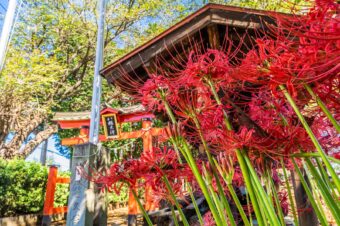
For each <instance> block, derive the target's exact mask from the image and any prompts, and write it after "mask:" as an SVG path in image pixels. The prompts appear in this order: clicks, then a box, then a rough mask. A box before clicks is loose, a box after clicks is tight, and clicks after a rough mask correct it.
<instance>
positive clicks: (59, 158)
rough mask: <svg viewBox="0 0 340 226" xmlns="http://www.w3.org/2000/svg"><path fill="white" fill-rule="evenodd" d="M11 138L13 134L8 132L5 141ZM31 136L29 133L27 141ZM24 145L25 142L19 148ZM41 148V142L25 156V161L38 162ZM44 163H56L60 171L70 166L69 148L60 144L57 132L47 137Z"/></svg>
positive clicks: (32, 136)
mask: <svg viewBox="0 0 340 226" xmlns="http://www.w3.org/2000/svg"><path fill="white" fill-rule="evenodd" d="M12 138H13V134H9V136H8V137H7V138H6V142H9V141H10V140H11V139H12ZM33 138H34V135H33V134H30V135H29V136H28V140H27V141H29V140H31V139H33ZM27 141H26V142H27ZM24 145H25V143H24V144H23V146H22V147H21V148H23V147H24ZM42 148H43V144H40V145H39V146H38V147H36V148H35V150H34V151H33V152H32V153H31V154H30V155H29V156H28V157H27V158H26V161H35V162H40V155H41V150H42ZM46 163H47V165H57V166H59V168H60V170H62V171H65V170H68V169H69V167H70V150H69V149H68V148H67V147H64V146H61V145H60V139H59V136H58V135H57V134H54V135H52V136H51V137H50V138H49V139H48V146H47V156H46Z"/></svg>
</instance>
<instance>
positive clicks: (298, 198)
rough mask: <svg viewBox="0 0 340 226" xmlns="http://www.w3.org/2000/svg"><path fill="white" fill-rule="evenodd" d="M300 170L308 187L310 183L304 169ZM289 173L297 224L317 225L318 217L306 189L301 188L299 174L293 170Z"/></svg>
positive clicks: (303, 225) (305, 225)
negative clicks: (297, 219) (297, 217)
mask: <svg viewBox="0 0 340 226" xmlns="http://www.w3.org/2000/svg"><path fill="white" fill-rule="evenodd" d="M300 170H301V172H302V173H303V175H304V178H305V180H306V182H307V184H308V186H309V187H310V183H309V180H308V177H307V175H306V172H305V170H304V169H303V168H302V169H300ZM291 175H292V181H293V187H294V195H295V202H296V206H297V210H298V215H299V225H300V226H318V225H319V222H318V218H317V216H316V213H315V211H314V209H313V207H312V205H311V204H310V201H309V199H308V196H307V194H306V191H305V189H304V188H303V185H302V183H301V181H300V178H299V175H298V174H297V173H296V172H295V171H291ZM310 188H311V187H310Z"/></svg>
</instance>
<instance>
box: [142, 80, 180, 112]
mask: <svg viewBox="0 0 340 226" xmlns="http://www.w3.org/2000/svg"><path fill="white" fill-rule="evenodd" d="M139 92H140V94H141V96H142V97H141V100H142V104H143V105H144V106H147V108H148V109H149V110H156V111H163V110H164V103H163V98H165V97H166V99H167V100H170V101H171V102H173V101H175V100H174V99H171V98H173V97H176V95H175V94H176V93H177V89H175V88H174V86H173V85H172V84H171V82H170V81H169V80H168V79H167V78H165V77H164V76H162V75H154V74H152V75H150V79H148V80H147V81H146V82H145V83H144V85H143V86H142V87H141V89H140V90H139ZM170 94H171V95H170Z"/></svg>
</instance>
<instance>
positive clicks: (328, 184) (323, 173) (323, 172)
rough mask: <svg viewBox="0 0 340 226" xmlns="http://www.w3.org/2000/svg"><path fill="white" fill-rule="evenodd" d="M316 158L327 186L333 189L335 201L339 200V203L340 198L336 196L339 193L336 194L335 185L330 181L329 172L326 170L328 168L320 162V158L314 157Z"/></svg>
mask: <svg viewBox="0 0 340 226" xmlns="http://www.w3.org/2000/svg"><path fill="white" fill-rule="evenodd" d="M314 159H315V162H316V164H317V165H318V168H319V171H320V173H321V176H322V179H323V180H324V182H325V184H326V185H327V188H328V189H330V190H331V191H332V195H333V197H334V199H335V201H337V203H338V204H339V203H340V200H339V199H337V198H336V197H337V195H336V192H335V190H334V185H333V183H332V182H331V181H330V179H329V175H328V173H327V172H326V170H325V168H324V166H323V165H322V163H321V162H320V160H319V159H318V158H314Z"/></svg>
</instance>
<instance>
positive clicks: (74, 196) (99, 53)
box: [66, 0, 107, 226]
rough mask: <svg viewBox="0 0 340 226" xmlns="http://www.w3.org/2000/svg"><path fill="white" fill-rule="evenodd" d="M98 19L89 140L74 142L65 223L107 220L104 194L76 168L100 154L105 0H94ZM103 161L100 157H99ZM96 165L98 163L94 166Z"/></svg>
mask: <svg viewBox="0 0 340 226" xmlns="http://www.w3.org/2000/svg"><path fill="white" fill-rule="evenodd" d="M98 6H99V9H98V10H99V13H98V16H99V19H98V30H97V46H96V61H95V67H94V79H93V93H92V107H91V119H90V132H89V138H90V139H89V143H87V144H83V145H75V146H74V151H73V156H72V164H71V183H70V194H69V199H68V213H67V222H66V225H67V226H90V225H91V226H93V225H95V226H96V225H100V226H105V225H106V224H107V205H106V194H99V193H98V190H99V189H97V188H96V186H95V185H94V183H92V182H90V181H88V180H87V179H86V178H83V177H82V176H81V175H80V173H79V171H78V170H79V169H80V168H82V169H83V170H85V171H87V173H88V174H89V176H91V170H90V167H93V166H95V165H96V164H95V159H96V157H98V156H99V154H98V153H100V156H101V157H102V156H104V155H103V153H102V149H101V148H100V147H98V146H97V145H98V142H99V123H100V99H101V89H102V87H101V86H102V79H101V76H100V74H99V71H100V69H102V67H103V49H104V19H105V0H98ZM103 162H104V161H103ZM97 167H98V166H97Z"/></svg>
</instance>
